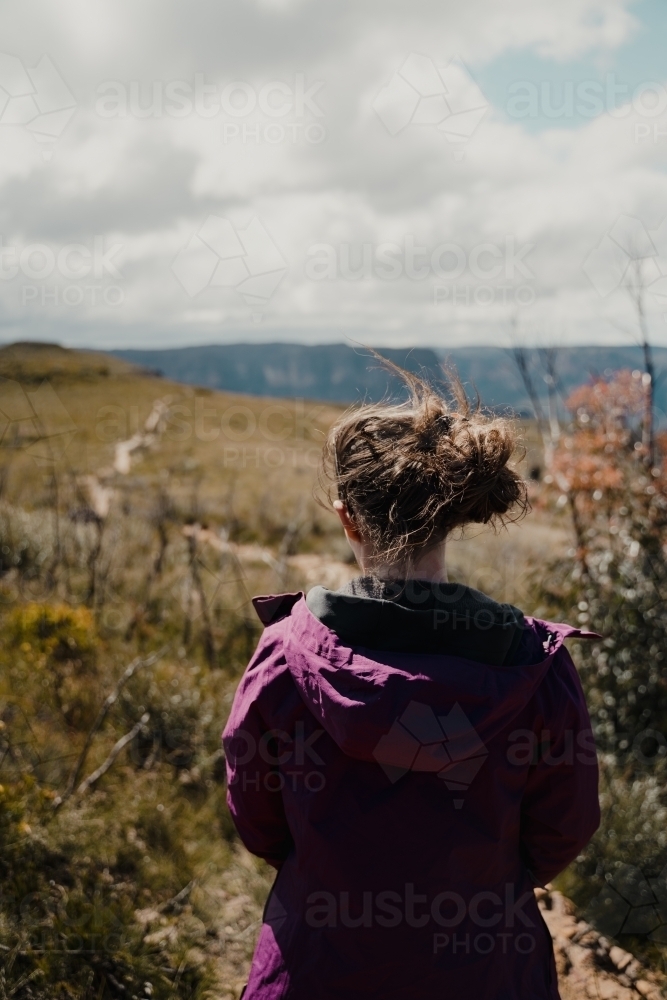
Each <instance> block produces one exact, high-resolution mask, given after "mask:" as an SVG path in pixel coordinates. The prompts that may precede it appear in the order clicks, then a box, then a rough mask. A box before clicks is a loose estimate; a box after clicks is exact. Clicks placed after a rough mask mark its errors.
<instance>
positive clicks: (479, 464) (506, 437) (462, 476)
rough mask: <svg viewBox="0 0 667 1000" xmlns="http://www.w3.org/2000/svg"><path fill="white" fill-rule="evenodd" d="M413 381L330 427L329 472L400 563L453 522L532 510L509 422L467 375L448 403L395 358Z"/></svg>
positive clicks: (362, 522)
mask: <svg viewBox="0 0 667 1000" xmlns="http://www.w3.org/2000/svg"><path fill="white" fill-rule="evenodd" d="M381 360H382V363H383V364H384V365H385V366H386V367H387V368H388V369H389V370H390V371H392V372H393V373H394V374H395V375H398V376H399V377H400V379H401V380H402V381H403V383H404V384H405V386H406V387H407V389H408V393H409V399H408V401H407V402H405V403H401V404H397V405H390V404H387V403H377V404H370V405H369V404H364V405H362V406H359V407H355V408H352V409H350V410H348V411H347V412H346V413H345V414H344V415H343V416H342V417H341V418H340V420H338V421H337V422H336V423H335V424H334V426H333V427H332V428H331V430H330V431H329V434H328V437H327V440H326V442H325V445H324V451H323V460H322V476H323V479H324V480H325V481H326V484H327V487H328V488H327V489H326V493H327V496H328V499H329V502H331V501H333V500H335V499H339V500H342V501H344V503H345V504H346V505H347V508H348V511H349V513H350V515H351V516H352V518H353V519H354V521H355V522H356V525H357V527H358V529H359V531H360V533H361V534H362V535H363V536H364V538H366V539H367V540H368V541H369V542H370V544H371V546H372V549H373V551H374V552H375V553H377V554H378V555H381V556H382V557H383V558H384V559H386V560H387V561H391V562H396V561H409V560H410V558H411V554H412V553H413V552H414V551H415V550H417V549H421V548H425V547H428V546H430V545H435V544H437V543H438V542H440V541H442V539H443V538H445V536H446V535H448V534H449V532H451V531H452V530H453V529H454V528H457V527H460V526H462V525H465V524H468V523H470V522H478V523H483V524H488V523H489V522H495V523H500V524H505V523H507V522H509V521H514V520H518V518H519V517H521V516H522V515H523V514H525V512H526V510H527V509H528V500H527V495H526V487H525V483H524V482H523V480H522V478H521V477H520V475H519V474H518V472H516V471H515V470H514V469H513V468H511V467H510V465H509V464H508V463H509V462H510V460H511V458H512V456H513V454H514V452H515V451H516V447H517V441H516V434H515V431H514V428H513V426H512V424H511V422H510V421H508V420H506V419H504V418H501V417H492V416H487V415H485V414H484V413H483V412H482V411H481V408H480V405H479V402H478V403H477V405H476V406H474V407H473V406H472V405H471V403H470V402H469V400H468V398H467V396H466V393H465V390H464V389H463V386H462V385H461V382H460V381H459V379H458V378H457V377H456V376H455V375H453V374H449V375H448V378H447V382H448V387H449V394H450V395H451V397H452V399H451V402H449V401H448V400H447V399H446V398H445V397H444V396H443V395H441V394H440V393H439V392H437V391H436V390H435V389H434V388H433V386H431V385H429V383H428V382H426V381H424V379H422V378H419V377H418V376H417V375H413V374H412V373H410V372H406V371H404V370H403V369H401V368H399V367H398V366H397V365H394V364H392V363H391V362H389V361H387V360H386V359H384V358H383V359H381Z"/></svg>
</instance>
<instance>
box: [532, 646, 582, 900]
mask: <svg viewBox="0 0 667 1000" xmlns="http://www.w3.org/2000/svg"><path fill="white" fill-rule="evenodd" d="M538 702H541V705H538V708H539V712H538V721H537V724H536V726H535V731H534V735H535V744H534V757H533V763H532V764H531V766H530V767H529V770H528V779H527V782H526V786H525V790H524V795H523V801H522V809H521V850H522V855H523V858H524V861H525V864H526V866H527V867H528V869H529V870H530V872H531V873H532V875H533V877H534V879H535V881H536V883H537V884H538V885H541V886H544V885H546V884H547V882H550V881H551V880H552V879H553V878H555V877H556V875H558V874H559V872H561V871H563V869H564V868H567V866H568V865H569V864H570V862H571V861H573V860H574V859H575V858H576V857H577V855H578V854H579V853H580V851H582V850H583V848H584V847H585V846H586V844H587V843H588V841H589V840H590V839H591V837H592V836H593V834H594V833H595V831H596V830H597V828H598V826H599V825H600V806H599V801H598V764H597V754H596V751H595V743H594V740H593V732H592V728H591V721H590V717H589V715H588V709H587V708H586V701H585V699H584V693H583V691H582V688H581V683H580V681H579V677H578V675H577V671H576V668H575V666H574V664H573V662H572V659H571V657H570V654H569V653H568V651H567V649H565V647H562V648H561V649H560V650H559V652H558V653H557V655H556V657H555V659H554V663H553V664H552V667H551V669H550V671H549V674H548V675H547V678H545V683H544V684H543V685H542V686H541V688H540V691H539V692H538Z"/></svg>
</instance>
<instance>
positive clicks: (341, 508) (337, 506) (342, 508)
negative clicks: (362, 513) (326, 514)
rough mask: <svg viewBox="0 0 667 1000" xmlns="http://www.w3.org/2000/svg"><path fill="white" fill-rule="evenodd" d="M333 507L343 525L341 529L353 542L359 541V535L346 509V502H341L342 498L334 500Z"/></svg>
mask: <svg viewBox="0 0 667 1000" xmlns="http://www.w3.org/2000/svg"><path fill="white" fill-rule="evenodd" d="M333 508H334V510H335V511H336V513H337V514H338V517H339V519H340V523H341V524H342V525H343V531H344V532H345V534H346V535H347V537H348V538H349V539H351V540H352V541H353V542H360V541H361V535H360V534H359V531H358V529H357V526H356V524H355V523H354V519H353V517H352V515H351V514H350V512H349V510H348V509H347V504H345V503H343V501H342V500H334V504H333Z"/></svg>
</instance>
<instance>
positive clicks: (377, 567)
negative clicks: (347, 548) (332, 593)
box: [357, 542, 447, 583]
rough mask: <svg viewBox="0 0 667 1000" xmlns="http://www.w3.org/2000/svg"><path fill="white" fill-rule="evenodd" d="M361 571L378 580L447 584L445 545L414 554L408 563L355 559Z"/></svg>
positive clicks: (361, 554)
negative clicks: (422, 581)
mask: <svg viewBox="0 0 667 1000" xmlns="http://www.w3.org/2000/svg"><path fill="white" fill-rule="evenodd" d="M357 561H358V563H359V566H360V567H361V571H362V572H363V573H365V574H371V575H372V576H376V577H377V578H378V579H379V580H425V581H426V582H428V583H447V569H446V567H445V543H444V542H441V543H440V544H439V545H435V546H433V548H430V549H427V550H426V551H425V552H421V553H417V554H415V556H414V558H413V559H411V560H410V562H409V563H405V562H398V563H385V562H382V561H381V560H378V559H373V558H365V553H360V554H359V556H358V557H357Z"/></svg>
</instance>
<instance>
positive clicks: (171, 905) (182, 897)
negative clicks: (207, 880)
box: [157, 878, 197, 913]
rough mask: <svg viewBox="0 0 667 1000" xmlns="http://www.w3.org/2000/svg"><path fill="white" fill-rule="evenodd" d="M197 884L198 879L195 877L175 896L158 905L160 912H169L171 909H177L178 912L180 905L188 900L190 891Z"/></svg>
mask: <svg viewBox="0 0 667 1000" xmlns="http://www.w3.org/2000/svg"><path fill="white" fill-rule="evenodd" d="M196 885H197V879H196V878H193V879H192V880H191V881H190V882H188V884H187V885H186V886H184V887H183V888H182V889H181V891H180V892H177V893H176V895H175V896H172V897H171V899H167V900H166V901H165V902H164V903H161V904H160V906H158V908H157V911H158V913H169V912H170V911H171V910H176V912H178V907H180V906H183V905H184V904H185V903H186V902H187V901H188V897H189V896H190V893H191V892H192V890H193V889H194V887H195V886H196Z"/></svg>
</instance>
